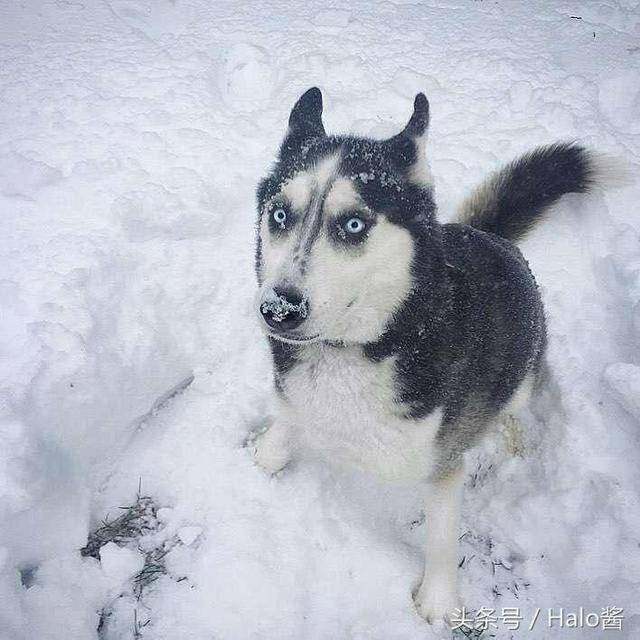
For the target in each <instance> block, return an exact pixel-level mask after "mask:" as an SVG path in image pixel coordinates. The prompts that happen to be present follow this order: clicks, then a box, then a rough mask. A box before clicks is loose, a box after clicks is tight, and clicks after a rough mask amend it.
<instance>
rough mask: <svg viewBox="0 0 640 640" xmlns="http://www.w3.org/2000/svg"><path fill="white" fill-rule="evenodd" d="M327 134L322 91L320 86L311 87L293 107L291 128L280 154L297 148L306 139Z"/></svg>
mask: <svg viewBox="0 0 640 640" xmlns="http://www.w3.org/2000/svg"><path fill="white" fill-rule="evenodd" d="M325 135H326V133H325V130H324V125H323V124H322V93H321V92H320V89H318V87H311V89H307V91H305V92H304V93H303V94H302V95H301V96H300V98H298V101H297V102H296V103H295V104H294V105H293V109H291V113H290V114H289V130H288V131H287V135H286V137H285V139H284V142H283V143H282V148H281V151H280V154H281V155H282V154H283V153H287V152H291V151H294V150H296V149H297V148H299V147H300V146H301V145H302V143H304V142H305V141H306V140H309V139H311V138H318V137H321V136H325Z"/></svg>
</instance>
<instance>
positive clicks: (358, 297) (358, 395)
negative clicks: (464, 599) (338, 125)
mask: <svg viewBox="0 0 640 640" xmlns="http://www.w3.org/2000/svg"><path fill="white" fill-rule="evenodd" d="M428 124H429V103H428V101H427V98H426V97H425V96H424V95H423V94H422V93H420V94H418V95H417V96H416V98H415V102H414V110H413V115H412V116H411V119H410V120H409V122H408V124H407V125H406V126H405V128H404V129H403V130H402V131H401V132H400V133H398V134H397V135H395V136H393V137H392V138H389V139H387V140H381V141H378V140H371V139H368V138H361V137H354V136H328V135H327V134H326V133H325V130H324V126H323V123H322V95H321V93H320V91H319V90H318V89H317V88H312V89H309V90H308V91H307V92H306V93H305V94H304V95H303V96H302V97H301V98H300V99H299V100H298V102H297V103H296V104H295V106H294V107H293V110H292V111H291V114H290V117H289V128H288V131H287V133H286V136H285V138H284V141H283V143H282V146H281V147H280V151H279V155H278V159H277V162H276V164H275V166H274V167H273V169H272V171H271V173H270V174H269V175H268V176H267V177H266V178H265V179H264V180H262V181H261V182H260V185H259V187H258V191H257V200H258V222H257V224H258V233H257V251H256V269H257V276H258V282H259V285H260V291H259V295H258V302H257V305H256V306H257V311H258V314H259V317H260V322H261V324H262V326H263V327H264V330H265V332H266V334H267V336H268V340H269V343H270V346H271V352H272V355H273V362H274V370H275V387H276V390H277V396H278V402H279V415H278V417H277V419H276V420H275V422H274V423H273V424H272V426H271V427H270V428H269V430H268V431H266V432H265V433H263V434H262V435H261V436H259V438H258V439H257V440H256V442H255V447H256V450H255V455H256V458H257V462H258V464H260V465H261V466H262V467H264V468H265V469H266V470H268V471H269V472H271V473H275V472H277V471H279V470H280V469H282V468H283V467H284V466H285V465H286V464H287V462H288V461H289V460H290V459H291V457H292V456H293V455H294V454H295V453H296V451H300V450H301V448H302V447H304V448H310V449H312V450H315V451H319V452H322V453H323V454H324V455H325V456H327V457H328V458H329V459H331V460H334V461H339V462H344V463H347V464H350V465H353V466H355V467H358V468H361V469H366V470H369V471H373V472H375V473H376V474H378V475H380V476H383V477H386V478H390V479H397V480H402V479H404V480H414V481H416V480H417V481H424V484H425V486H426V488H427V490H426V491H425V493H426V494H427V496H426V513H427V525H428V526H427V547H426V561H425V569H424V577H423V579H422V583H421V586H420V588H419V590H418V591H417V593H416V594H415V596H414V600H415V604H416V607H417V609H418V611H419V613H420V614H421V615H422V616H423V617H424V618H426V619H427V620H428V621H435V620H436V619H441V618H445V619H446V616H447V615H448V614H449V613H450V612H451V611H452V610H453V609H455V608H456V607H458V606H459V600H458V594H457V585H456V569H457V564H458V558H457V526H458V512H459V508H460V499H461V493H462V486H463V479H464V472H463V453H464V452H465V451H466V450H467V449H469V447H471V446H472V445H473V444H474V443H476V442H477V440H478V438H479V437H480V436H481V435H482V434H483V433H485V432H486V430H487V428H488V427H489V426H490V425H491V424H492V423H494V422H495V421H496V420H497V418H498V417H499V416H500V414H501V413H503V412H505V411H509V410H512V409H513V407H514V405H515V404H516V403H518V402H521V401H522V400H523V399H526V398H527V397H528V395H529V393H530V391H531V390H532V388H534V387H535V384H536V381H537V380H538V378H539V377H540V371H541V365H542V363H543V356H544V351H545V319H544V310H543V306H542V301H541V298H540V294H539V291H538V288H537V285H536V282H535V280H534V278H533V275H532V274H531V272H530V270H529V267H528V265H527V262H526V261H525V259H524V258H523V256H522V254H521V253H520V251H519V250H518V249H517V247H516V246H515V244H513V243H514V242H516V241H518V240H519V239H520V238H522V237H523V236H524V235H525V234H526V233H527V231H528V230H529V229H530V228H531V226H532V225H533V224H534V223H536V222H537V221H539V220H540V219H541V218H542V217H543V215H544V213H545V211H546V210H547V208H548V207H549V206H550V205H552V204H553V203H554V202H556V201H557V200H558V198H560V197H561V196H562V195H563V194H565V193H569V192H585V191H588V190H589V188H590V187H591V186H592V184H593V183H594V180H595V177H596V163H595V156H594V155H593V154H591V153H590V152H588V151H587V150H585V149H584V148H582V147H580V146H577V145H575V144H564V143H559V144H554V145H551V146H547V147H540V148H538V149H536V150H534V151H532V152H531V153H529V154H527V155H525V156H524V157H522V158H520V159H519V160H516V161H515V162H512V163H511V164H510V165H508V166H507V167H506V168H504V169H503V170H502V171H500V172H499V173H497V174H495V175H493V176H492V177H491V178H489V179H488V180H487V181H486V182H485V183H484V184H483V185H481V186H480V187H479V188H478V189H477V190H476V191H475V192H474V193H473V194H472V195H471V196H470V197H469V198H468V199H467V200H466V202H465V203H464V204H463V206H462V210H461V212H460V222H459V223H456V224H440V223H439V222H438V220H437V219H436V206H435V202H434V187H433V182H432V178H431V174H430V172H429V169H428V165H427V163H426V159H425V153H424V146H425V140H426V133H427V126H428Z"/></svg>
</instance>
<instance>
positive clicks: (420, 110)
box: [383, 93, 430, 181]
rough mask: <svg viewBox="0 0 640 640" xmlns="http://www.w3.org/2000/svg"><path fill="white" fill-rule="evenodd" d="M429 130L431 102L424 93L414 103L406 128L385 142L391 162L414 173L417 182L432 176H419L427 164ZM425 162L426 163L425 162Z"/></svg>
mask: <svg viewBox="0 0 640 640" xmlns="http://www.w3.org/2000/svg"><path fill="white" fill-rule="evenodd" d="M428 128H429V101H428V100H427V96H425V95H424V93H419V94H418V95H417V96H416V97H415V100H414V101H413V114H412V115H411V118H410V119H409V122H407V125H406V127H405V128H404V129H403V130H402V131H401V132H400V133H399V134H397V135H395V136H393V138H389V139H388V140H385V141H384V143H383V144H384V145H385V147H386V151H387V154H388V156H389V158H390V160H391V162H392V163H393V164H394V165H395V166H396V167H398V168H399V169H401V170H403V171H410V170H412V169H414V171H412V173H413V174H416V175H414V176H413V178H414V179H415V180H416V181H423V180H425V179H427V178H428V177H429V178H430V176H422V177H421V176H419V175H417V173H418V169H420V171H419V173H422V171H421V170H422V169H423V167H422V166H421V165H423V164H425V166H426V161H425V159H424V143H425V141H426V137H427V129H428ZM423 161H424V162H423Z"/></svg>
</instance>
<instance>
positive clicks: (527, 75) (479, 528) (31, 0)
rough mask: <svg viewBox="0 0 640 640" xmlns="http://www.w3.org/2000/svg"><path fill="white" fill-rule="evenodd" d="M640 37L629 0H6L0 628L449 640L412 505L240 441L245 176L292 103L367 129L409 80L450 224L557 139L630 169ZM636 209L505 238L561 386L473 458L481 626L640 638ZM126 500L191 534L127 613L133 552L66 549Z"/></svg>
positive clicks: (253, 363)
mask: <svg viewBox="0 0 640 640" xmlns="http://www.w3.org/2000/svg"><path fill="white" fill-rule="evenodd" d="M572 16H575V18H574V17H572ZM578 17H580V18H581V19H577V18H578ZM639 29H640V9H639V8H638V5H637V2H635V1H634V0H608V1H607V2H606V3H580V2H567V3H562V4H558V3H555V2H550V1H548V0H541V1H540V2H536V3H535V10H533V8H532V5H531V4H530V3H513V2H506V1H498V2H492V1H489V0H485V1H484V2H460V1H456V0H450V1H444V0H438V1H436V0H430V1H428V2H423V3H415V2H404V1H396V2H392V3H382V2H377V3H375V4H372V3H367V2H363V1H361V0H356V1H355V2H353V3H351V4H350V5H349V9H345V8H338V7H337V6H333V5H331V4H329V5H327V3H326V2H315V1H309V2H305V3H291V2H285V1H284V0H280V1H276V2H272V3H260V2H247V3H237V2H216V3H211V2H206V1H205V0H174V1H169V0H157V1H155V2H151V1H150V0H105V1H104V2H100V3H98V2H86V1H85V2H79V1H77V0H42V1H36V0H28V1H27V2H22V3H9V2H7V3H3V4H2V6H1V7H0V100H1V104H2V105H3V106H2V111H1V112H0V120H1V121H2V127H0V206H1V208H2V216H1V218H0V225H2V228H1V231H0V255H1V263H0V264H1V265H2V273H1V275H0V305H1V308H2V316H1V318H2V319H1V323H2V325H1V330H0V354H1V359H2V366H0V439H1V442H2V446H1V447H0V638H1V640H26V639H31V638H39V639H40V640H58V639H59V640H63V639H64V640H85V639H90V638H97V637H98V635H97V631H96V629H97V626H98V621H99V613H100V611H102V610H104V609H106V608H109V607H111V611H112V615H111V616H110V618H109V624H108V625H106V627H105V628H104V629H103V630H102V631H101V636H102V638H106V639H107V640H115V639H118V640H120V639H126V640H128V639H129V638H133V637H134V635H133V634H134V620H133V615H134V614H133V612H134V610H135V611H136V613H135V615H136V616H139V619H138V623H139V625H138V626H139V628H138V632H139V635H140V637H142V638H153V639H154V640H163V639H165V638H166V639H171V640H175V639H180V640H182V639H184V640H200V639H203V640H204V639H205V638H207V639H209V638H212V637H219V638H225V639H231V638H243V639H244V638H272V639H277V638H310V639H313V638H319V639H323V638H354V639H356V638H357V639H365V638H366V639H376V638H379V639H383V638H384V639H385V640H386V639H389V638H398V639H403V640H404V639H413V638H440V637H441V636H440V635H439V634H438V632H436V631H434V630H433V629H431V628H430V627H428V626H427V625H426V624H425V623H424V622H423V621H422V620H421V619H420V618H419V617H418V616H417V614H416V613H415V611H414V609H413V606H412V602H411V590H412V589H413V588H415V586H416V584H417V582H418V580H419V577H420V567H421V558H422V540H423V538H424V528H425V526H426V524H425V523H423V522H422V519H423V518H422V516H421V504H420V495H419V492H418V491H417V490H416V489H415V488H414V487H410V486H409V487H406V486H395V485H393V484H391V485H389V484H383V483H379V482H378V481H376V480H373V479H370V478H366V477H363V476H362V477H361V476H360V475H356V474H349V473H347V472H344V471H338V470H335V469H332V468H329V467H327V466H325V465H323V464H320V463H316V462H312V461H311V462H299V463H298V464H297V465H294V466H293V467H292V468H290V469H287V470H285V472H283V473H282V474H280V475H279V476H278V477H275V478H268V477H265V475H264V474H262V473H261V472H260V471H259V470H258V469H257V468H256V467H255V465H254V464H253V462H252V460H251V458H250V455H249V452H248V450H247V449H246V448H244V447H243V444H244V443H245V441H246V438H247V436H248V434H249V433H250V432H252V431H253V430H255V429H256V428H259V427H260V426H262V425H264V424H265V422H266V420H267V419H268V416H269V415H270V413H271V411H272V405H271V403H272V400H271V386H272V384H271V379H270V364H269V359H268V350H267V346H266V344H265V343H264V340H263V338H262V337H261V336H260V333H259V331H258V327H257V321H256V311H255V309H254V291H255V283H254V275H253V234H254V189H255V185H256V183H257V180H258V179H259V178H260V177H261V176H262V175H263V173H264V171H265V169H266V168H267V167H268V166H269V163H270V162H271V161H272V160H273V157H274V153H275V151H276V149H277V146H278V144H279V142H280V138H281V136H282V134H283V132H284V129H285V126H286V121H287V117H288V113H289V109H290V107H291V105H292V104H293V102H294V101H295V99H296V98H297V97H298V96H299V95H300V94H301V93H302V91H303V90H305V89H306V88H308V87H309V86H312V85H318V86H320V87H321V88H322V89H323V92H324V97H325V125H326V128H327V130H328V131H334V132H339V131H348V130H352V131H355V132H356V133H360V134H367V135H373V136H386V135H391V134H393V133H396V132H397V131H398V130H399V128H400V127H401V126H403V125H404V123H405V122H406V119H407V118H408V116H409V115H410V112H411V105H412V100H413V97H414V95H415V93H417V92H418V91H424V92H425V93H426V94H427V96H428V97H429V99H430V102H431V130H430V136H429V137H430V141H429V146H428V154H429V159H430V162H431V166H432V169H433V173H434V176H435V180H436V185H437V193H438V202H439V205H440V209H441V212H442V217H443V218H447V217H449V216H450V215H451V213H452V211H453V210H454V207H455V205H456V204H457V203H459V202H460V201H461V200H462V199H463V197H464V195H465V194H466V193H467V192H468V189H469V188H471V186H472V185H473V184H475V183H477V182H478V181H479V180H481V179H482V178H483V177H484V176H485V175H486V174H487V172H488V171H490V170H492V169H494V168H496V167H497V166H499V165H500V164H502V163H503V162H505V161H506V160H509V159H511V158H512V157H514V156H516V155H518V154H519V153H522V152H524V151H526V150H527V149H529V148H531V147H532V146H535V145H537V144H540V143H544V142H552V141H555V140H556V139H578V140H580V141H582V142H584V143H586V144H589V145H591V146H592V147H593V148H595V149H597V150H601V151H606V152H608V153H611V154H614V155H618V156H620V157H622V158H624V160H625V161H626V162H628V163H629V164H630V165H631V166H632V167H633V168H634V171H636V172H637V168H638V162H639V160H640V140H639V138H638V134H639V133H640V130H639V129H638V127H639V126H640V51H639V50H638V44H637V36H638V30H639ZM639 201H640V187H639V186H638V185H637V184H636V185H632V186H628V187H626V188H623V189H620V190H617V191H610V192H606V193H602V194H601V193H599V194H595V195H593V196H591V197H589V198H584V197H578V196H571V197H567V198H565V199H564V200H563V201H562V202H561V203H560V204H559V205H558V206H557V207H556V208H555V210H554V211H553V214H552V215H551V216H550V218H549V220H548V221H547V222H546V223H545V224H544V226H541V227H540V228H539V229H538V230H537V231H535V233H533V234H532V235H531V237H530V238H529V239H528V240H527V241H526V242H525V243H523V246H522V249H523V251H524V253H525V255H526V256H527V258H528V259H529V260H530V262H531V266H532V269H533V271H534V273H535V274H536V276H537V278H538V281H539V283H540V286H541V289H542V292H543V295H544V299H545V303H546V306H547V314H548V324H549V333H550V349H549V354H550V362H551V366H552V369H553V373H554V383H553V384H552V385H550V387H549V388H548V389H547V390H545V393H544V394H543V395H542V396H541V397H540V398H538V399H537V400H536V401H535V402H533V403H532V405H531V407H529V408H528V409H527V410H526V411H524V412H523V413H522V414H521V415H519V416H518V424H517V425H513V424H512V425H507V426H504V427H501V428H499V429H497V431H496V434H495V435H494V436H492V438H490V439H489V440H488V441H487V442H486V443H485V444H484V445H483V446H482V447H480V448H479V449H478V450H477V451H474V452H472V453H471V454H470V455H469V459H468V479H467V487H466V497H465V510H464V518H463V525H462V530H461V535H462V536H463V537H462V540H461V549H460V553H461V558H462V557H464V561H463V564H462V568H461V570H460V571H461V589H462V593H463V595H464V600H465V604H466V605H467V607H468V608H470V609H474V610H475V609H478V608H479V607H482V606H485V607H495V608H496V609H500V608H501V607H504V606H518V607H520V608H521V613H522V615H523V616H524V618H525V620H526V621H529V620H530V619H531V617H532V616H533V613H534V611H535V609H536V608H537V607H540V608H543V611H544V608H545V607H551V606H552V607H556V608H557V607H560V606H562V607H564V608H565V609H567V610H569V609H577V608H578V607H580V606H583V607H585V610H587V611H596V612H598V613H599V612H600V610H601V608H602V607H605V606H610V605H615V606H619V607H623V608H624V610H625V612H624V613H625V617H624V626H623V630H622V631H619V632H616V631H607V632H606V637H620V638H634V637H637V636H638V633H640V604H638V599H637V597H636V596H637V593H638V590H639V587H640V585H639V582H640V578H639V577H638V576H639V575H640V547H639V543H640V540H639V539H638V531H639V530H640V500H639V495H638V494H639V488H640V465H638V460H639V459H640V430H639V428H638V427H639V426H640V425H639V423H640V408H639V400H638V397H639V395H640V382H639V375H638V371H639V367H640V242H639V241H640V217H639V216H638V204H637V203H638V202H639ZM518 452H522V454H521V455H519V454H518ZM139 486H141V487H142V491H143V493H144V494H146V495H151V496H153V498H154V500H155V501H156V503H157V504H158V505H160V506H161V507H163V508H162V509H161V510H160V511H159V514H158V517H159V519H160V521H161V522H162V525H163V528H162V529H160V531H159V532H158V533H157V537H158V541H159V542H162V540H163V539H164V540H167V541H168V540H171V539H173V538H174V537H176V536H177V537H178V539H180V540H181V542H182V544H176V545H174V546H172V547H171V550H170V551H169V553H168V554H167V557H166V559H165V565H166V569H167V573H166V575H164V576H162V578H160V579H159V580H158V581H157V582H155V583H154V584H153V585H151V586H150V587H149V588H148V589H147V591H146V593H145V595H144V598H143V602H142V603H136V602H135V601H134V600H132V599H131V597H129V598H126V597H123V598H118V597H117V595H118V591H119V590H121V589H122V590H123V592H124V591H126V590H125V589H124V588H123V585H122V580H125V582H126V578H123V576H124V575H125V573H126V574H127V575H132V572H133V573H135V569H136V567H138V566H139V565H138V564H136V565H135V566H134V564H135V563H134V560H136V554H137V553H138V552H136V551H135V550H131V549H129V548H126V549H124V548H122V549H114V548H112V547H111V548H109V549H103V552H102V553H101V556H102V558H103V561H102V563H99V562H98V561H97V560H96V559H94V558H82V557H81V556H80V553H79V549H80V548H81V547H83V546H84V545H85V544H86V542H87V536H88V533H89V531H90V530H93V529H95V528H96V526H98V525H99V523H100V521H101V520H102V519H103V518H104V517H105V516H107V515H111V516H113V515H115V514H117V513H118V507H120V506H122V505H127V504H131V503H132V502H133V501H135V497H136V494H137V491H138V488H139ZM105 553H106V556H107V557H109V556H111V560H112V562H111V569H113V571H111V570H110V569H109V562H107V563H106V566H105V562H104V558H105V555H104V554H105ZM126 554H129V555H126ZM138 555H139V554H138ZM120 556H121V557H120ZM138 562H139V561H138ZM125 570H126V571H125ZM497 594H499V595H497ZM114 597H115V598H116V601H115V603H114ZM147 620H148V622H146V621H147ZM145 622H146V624H144V623H145ZM142 624H144V626H141V625H142ZM105 629H106V630H105ZM493 633H494V634H495V637H498V638H509V637H511V636H512V635H513V632H510V631H508V630H507V629H506V628H505V626H504V625H499V627H498V629H495V630H493ZM519 633H521V634H522V635H521V636H516V637H527V638H532V639H536V638H545V639H546V638H554V637H562V638H565V637H567V638H570V637H576V638H578V637H583V636H586V637H590V636H591V635H593V637H600V636H598V632H597V631H596V632H593V633H592V634H591V633H589V632H588V631H587V630H575V629H574V630H567V629H559V628H558V627H554V628H552V629H549V628H548V627H547V625H546V624H545V623H544V621H543V620H541V621H540V622H539V623H538V624H537V625H536V627H535V628H534V630H533V631H532V632H531V633H528V632H526V631H524V630H522V631H520V632H519Z"/></svg>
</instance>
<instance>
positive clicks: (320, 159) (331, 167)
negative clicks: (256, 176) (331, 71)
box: [256, 89, 433, 343]
mask: <svg viewBox="0 0 640 640" xmlns="http://www.w3.org/2000/svg"><path fill="white" fill-rule="evenodd" d="M321 113H322V98H321V95H320V92H319V91H318V90H317V89H311V90H309V91H308V92H307V93H305V94H304V95H303V96H302V98H300V100H299V101H298V102H297V103H296V105H295V106H294V108H293V110H292V112H291V116H290V119H289V131H288V133H287V136H286V137H285V140H284V142H283V144H282V146H281V149H280V155H279V160H278V163H277V164H276V166H275V168H274V170H273V171H272V173H271V174H270V175H269V176H268V177H267V178H265V179H264V180H263V181H262V182H261V184H260V187H259V189H258V244H257V253H256V269H257V274H258V281H259V284H260V291H259V295H258V300H257V307H258V311H259V313H260V316H261V321H262V323H263V326H264V328H265V330H266V331H267V332H268V333H269V334H270V335H272V336H273V337H276V338H279V339H281V340H285V341H289V342H306V341H314V340H327V341H337V342H346V343H354V342H355V343H365V342H370V341H372V340H375V339H376V338H378V337H379V336H380V335H381V334H382V333H383V332H384V330H385V326H386V325H387V324H388V322H389V320H390V319H391V318H392V317H393V314H394V313H395V312H396V311H397V310H398V309H399V308H400V307H401V305H402V304H403V302H404V301H405V299H406V298H407V297H408V296H409V294H410V292H411V290H412V288H413V282H414V277H415V273H414V268H413V267H414V255H415V247H416V242H421V241H424V239H425V237H426V236H428V234H429V229H430V221H431V220H432V215H433V199H432V187H431V181H430V175H429V173H428V170H427V168H426V161H425V160H424V157H423V153H422V144H423V140H424V134H425V132H426V126H427V121H428V103H427V101H426V98H424V96H422V95H421V94H420V95H419V96H418V97H417V98H416V102H415V107H414V114H413V116H412V118H411V120H410V121H409V124H408V125H407V126H406V127H405V129H404V130H403V131H402V132H401V133H400V134H398V135H397V136H394V137H393V138H391V139H390V140H385V141H374V140H369V139H366V138H357V137H346V136H339V137H338V136H327V135H326V134H325V132H324V127H323V125H322V120H321Z"/></svg>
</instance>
